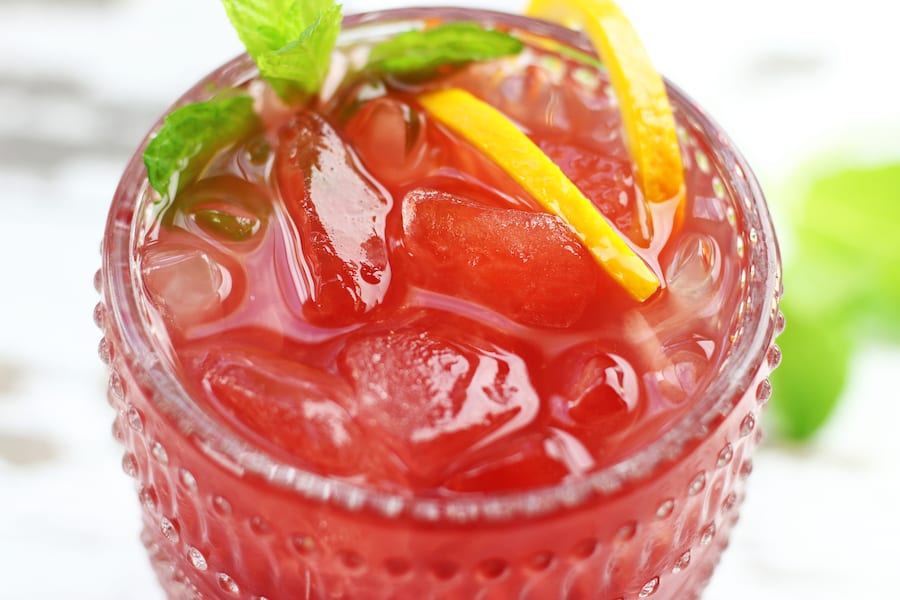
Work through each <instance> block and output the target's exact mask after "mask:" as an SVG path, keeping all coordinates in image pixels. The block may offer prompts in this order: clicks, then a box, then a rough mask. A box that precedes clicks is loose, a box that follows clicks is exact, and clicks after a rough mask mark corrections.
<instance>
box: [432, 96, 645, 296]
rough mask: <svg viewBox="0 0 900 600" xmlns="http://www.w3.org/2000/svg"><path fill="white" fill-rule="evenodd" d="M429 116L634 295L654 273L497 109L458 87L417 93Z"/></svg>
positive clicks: (640, 290) (568, 180)
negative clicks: (565, 227) (557, 222)
mask: <svg viewBox="0 0 900 600" xmlns="http://www.w3.org/2000/svg"><path fill="white" fill-rule="evenodd" d="M419 102H420V103H421V104H422V106H423V107H424V108H425V110H427V111H428V112H429V113H430V114H431V115H432V116H433V117H435V118H436V119H437V120H438V121H440V122H441V123H443V124H444V125H445V126H446V127H448V128H450V129H451V130H453V131H455V132H456V133H457V134H459V135H460V136H462V137H463V138H465V139H466V140H467V141H468V142H469V143H471V144H472V145H474V146H475V147H476V148H478V149H479V150H481V151H482V152H483V153H484V154H485V155H487V156H488V157H489V158H491V160H493V161H494V162H495V163H496V164H497V165H498V166H499V167H501V168H502V169H503V170H504V171H506V173H508V174H509V175H510V176H511V177H512V178H513V179H515V180H516V181H517V182H518V183H519V184H520V185H521V186H522V187H523V188H524V189H525V190H526V191H527V192H529V193H530V194H531V195H532V196H533V197H534V198H535V200H537V201H538V203H539V204H541V206H543V207H544V208H545V209H546V210H548V211H549V212H551V213H553V214H555V215H557V216H559V217H561V218H562V219H563V220H564V221H566V223H568V224H569V226H570V227H572V229H573V230H574V231H575V233H576V235H577V236H578V237H579V238H580V239H581V240H582V241H583V242H584V244H585V246H586V247H587V248H588V250H589V251H590V252H591V254H592V255H593V256H594V258H595V259H596V260H597V262H598V263H599V264H600V266H602V267H603V268H604V269H605V270H606V272H607V273H609V274H610V276H612V277H613V279H615V280H616V281H618V282H619V283H620V284H621V285H622V287H624V288H625V290H627V291H628V293H629V294H630V295H631V296H632V297H634V298H635V299H637V300H639V301H644V300H646V299H647V298H649V297H650V296H652V295H653V294H654V293H655V292H656V290H658V289H659V287H660V282H659V278H658V277H657V276H656V274H655V273H654V272H653V271H652V270H651V269H650V267H648V266H647V264H646V263H645V262H644V261H643V259H642V258H641V257H640V256H638V255H637V254H636V253H635V252H634V250H633V249H632V248H631V247H630V246H629V245H628V244H627V243H626V241H625V239H624V238H623V237H622V236H621V235H620V234H619V233H618V232H617V231H616V230H615V229H614V228H613V227H612V226H611V225H610V224H609V223H607V221H606V219H604V218H603V215H602V214H600V212H599V211H598V210H597V208H596V207H595V206H594V205H593V204H592V203H591V201H590V200H588V199H587V198H586V197H585V196H584V194H582V193H581V191H580V190H579V189H578V187H577V186H576V185H575V184H574V183H573V182H572V181H571V180H570V179H569V178H568V177H566V175H565V174H564V173H563V172H562V170H561V169H560V168H559V167H558V166H557V165H556V163H554V162H553V161H552V160H550V158H549V157H548V156H547V155H546V154H544V152H543V151H542V150H541V149H540V148H538V146H537V145H535V144H534V142H532V141H531V140H530V139H529V138H528V136H526V135H525V134H524V133H522V131H521V130H520V129H519V128H518V127H516V125H515V124H514V123H513V122H512V121H510V120H509V119H508V118H507V117H506V116H505V115H504V114H503V113H501V112H500V111H498V110H497V109H496V108H494V107H493V106H491V105H489V104H487V103H486V102H484V101H482V100H479V99H478V98H476V97H475V96H473V95H471V94H470V93H468V92H466V91H463V90H460V89H452V88H451V89H445V90H438V91H435V92H429V93H426V94H423V95H421V96H419Z"/></svg>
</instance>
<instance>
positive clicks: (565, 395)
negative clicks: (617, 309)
mask: <svg viewBox="0 0 900 600" xmlns="http://www.w3.org/2000/svg"><path fill="white" fill-rule="evenodd" d="M610 347H613V344H612V343H608V344H605V343H603V342H589V343H586V344H581V345H579V346H576V347H574V348H572V349H570V350H568V351H566V352H565V353H563V354H562V355H560V356H559V357H557V358H556V359H555V360H553V361H552V362H551V363H550V364H549V365H548V366H547V367H546V369H545V370H544V372H543V374H542V378H541V384H542V385H543V386H546V388H547V389H546V394H547V395H549V396H550V397H551V402H550V404H551V415H552V417H553V419H554V421H555V422H557V423H558V424H559V425H560V426H563V427H565V428H567V429H570V430H572V431H577V432H579V434H580V436H581V437H583V438H584V437H585V436H588V437H589V438H591V439H593V438H603V437H605V436H608V435H609V434H611V433H613V432H616V431H622V430H624V429H625V428H626V427H628V425H629V424H631V423H632V422H633V421H634V419H635V418H636V416H637V413H638V403H639V402H640V397H641V385H640V380H639V379H638V376H637V373H636V372H635V369H634V366H633V365H632V364H631V363H630V362H629V361H628V360H627V359H626V358H624V357H623V356H620V355H618V354H615V353H613V352H611V351H610ZM585 439H587V438H585ZM589 445H591V446H594V445H595V444H594V443H593V442H591V443H590V444H589Z"/></svg>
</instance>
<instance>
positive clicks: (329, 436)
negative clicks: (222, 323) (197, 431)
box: [183, 345, 385, 475]
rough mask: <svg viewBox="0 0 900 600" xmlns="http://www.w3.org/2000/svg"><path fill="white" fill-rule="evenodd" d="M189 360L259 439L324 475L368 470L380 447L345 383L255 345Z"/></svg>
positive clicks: (200, 351) (207, 387) (187, 356)
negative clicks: (370, 439)
mask: <svg viewBox="0 0 900 600" xmlns="http://www.w3.org/2000/svg"><path fill="white" fill-rule="evenodd" d="M183 362H184V366H185V368H186V369H187V370H188V371H189V372H190V375H191V376H192V377H193V379H194V381H196V383H197V385H198V386H200V388H201V391H202V394H203V395H205V396H206V397H208V398H209V399H210V401H211V402H212V403H213V405H214V407H215V408H216V409H217V410H219V411H221V412H222V413H223V414H224V415H226V416H227V417H229V418H232V419H234V420H235V421H237V423H239V424H240V425H241V426H243V427H245V428H247V429H248V430H250V431H252V432H253V434H254V435H256V436H258V437H260V438H263V439H265V440H267V441H268V442H270V443H272V444H275V445H276V446H278V447H280V448H282V449H283V450H285V451H287V452H288V453H290V454H291V455H292V456H293V457H295V458H296V459H298V460H299V461H301V462H303V463H305V464H307V465H309V466H311V467H312V468H314V469H315V470H318V471H320V472H323V473H328V474H334V475H355V474H358V473H361V472H364V471H365V470H366V468H367V465H368V463H369V457H370V456H372V455H373V450H372V447H371V445H370V444H369V443H367V441H366V439H365V437H364V435H363V433H362V432H361V431H360V430H359V428H358V427H357V426H356V424H355V423H354V421H353V418H352V417H351V416H350V414H349V411H348V408H347V407H348V406H350V404H351V402H350V397H351V390H350V387H349V385H347V383H346V382H344V381H343V380H342V379H341V378H339V377H336V376H334V375H331V374H329V373H326V372H325V371H322V370H319V369H316V368H314V367H310V366H307V365H304V364H301V363H299V362H294V361H291V360H287V359H285V358H282V357H280V356H277V355H275V354H271V353H268V352H266V351H263V350H259V349H253V348H249V347H239V346H238V347H235V346H225V347H224V348H223V347H221V346H220V345H215V346H209V345H199V346H197V347H195V348H192V349H191V350H190V351H188V352H185V353H184V354H183ZM382 463H385V461H382Z"/></svg>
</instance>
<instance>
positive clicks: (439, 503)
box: [102, 7, 781, 523]
mask: <svg viewBox="0 0 900 600" xmlns="http://www.w3.org/2000/svg"><path fill="white" fill-rule="evenodd" d="M423 18H441V19H444V20H470V21H472V20H474V21H480V22H489V23H503V24H504V25H509V26H512V27H514V28H519V29H523V30H527V31H528V32H529V33H533V34H538V35H544V36H547V37H551V38H554V39H556V40H558V41H560V42H563V43H565V44H567V45H569V46H572V47H574V48H579V49H581V50H584V51H587V52H593V49H592V46H591V44H590V42H589V41H588V40H587V39H586V38H585V37H584V36H583V35H582V34H580V33H578V32H575V31H572V30H570V29H565V28H563V27H560V26H557V25H554V24H551V23H548V22H545V21H539V20H535V19H531V18H528V17H525V16H522V15H516V14H510V13H504V12H497V11H490V10H481V9H474V8H444V7H419V8H400V9H388V10H380V11H373V12H364V13H357V14H353V15H348V16H347V17H345V19H344V27H345V28H351V27H361V26H368V25H375V24H387V23H398V22H403V21H412V20H416V19H423ZM255 73H256V69H255V65H254V64H253V63H252V61H251V60H250V59H249V58H248V57H247V56H246V54H242V55H239V56H238V57H236V58H234V59H232V60H231V61H229V62H227V63H225V64H224V65H222V66H220V67H219V68H217V69H216V70H214V71H213V72H212V73H210V74H209V75H207V76H206V77H204V78H203V79H202V80H200V81H199V82H198V83H197V84H195V85H194V86H193V87H192V88H191V89H190V90H188V91H187V92H186V93H185V94H183V95H182V96H181V97H180V98H179V99H178V100H177V101H176V102H175V103H174V104H173V105H172V106H171V107H169V109H167V110H166V112H165V113H164V115H165V114H168V113H169V112H171V110H173V109H174V108H176V107H178V106H180V105H182V104H184V103H186V102H189V101H196V99H197V98H198V97H205V96H204V94H207V95H208V91H209V86H210V84H211V83H220V82H222V81H223V80H224V81H227V82H228V83H229V84H236V83H242V82H243V81H245V80H246V79H248V78H249V77H251V76H252V75H254V74H255ZM666 87H667V91H668V93H669V96H670V98H671V100H672V102H673V104H674V105H676V106H677V107H678V110H679V111H680V112H682V113H683V114H684V115H685V116H686V117H687V118H688V119H690V120H692V121H693V122H694V124H696V125H697V126H699V129H700V130H701V131H702V132H703V133H704V135H705V136H706V138H707V141H708V142H709V145H710V150H711V152H712V154H713V155H714V158H715V161H714V162H716V163H718V164H719V165H720V166H721V167H723V170H724V167H728V169H727V172H728V175H729V177H728V181H725V183H726V185H727V186H729V187H733V186H735V185H737V186H740V187H742V188H744V189H743V191H744V192H745V195H743V198H742V199H743V202H742V203H740V204H742V206H740V210H739V211H738V215H739V223H740V224H741V225H742V228H741V229H740V231H741V232H742V234H743V233H745V232H747V231H750V230H753V231H755V232H756V239H755V242H754V243H751V244H749V245H748V248H749V251H748V256H747V261H748V264H749V265H751V268H750V269H749V270H750V272H751V276H750V277H749V278H748V281H747V290H746V291H745V293H744V295H743V296H742V299H743V298H747V297H748V296H749V297H752V298H754V300H756V299H759V300H758V301H754V302H752V303H751V304H750V305H749V310H746V311H745V312H744V313H743V315H742V316H741V317H740V319H741V321H740V325H744V324H749V325H750V327H745V328H744V329H745V331H749V332H751V335H742V336H740V337H739V339H738V340H737V342H736V343H735V344H734V345H732V346H731V348H730V352H729V353H728V355H727V356H726V358H725V359H724V361H723V364H722V365H721V367H722V372H721V373H720V374H719V376H718V377H715V378H714V379H713V380H712V381H711V382H709V383H708V385H707V386H706V387H705V388H703V389H702V390H701V391H700V392H699V393H698V395H697V396H696V397H695V398H694V399H693V402H694V406H693V408H692V409H691V410H689V411H687V412H686V413H685V414H684V415H683V416H682V417H680V418H679V419H678V420H676V421H675V422H673V423H672V424H671V426H670V427H669V428H668V429H667V430H666V431H665V432H664V433H663V434H662V435H661V436H659V437H658V438H656V439H655V440H654V441H653V442H652V443H650V444H648V445H646V446H643V447H641V448H638V449H636V450H635V451H634V452H633V453H631V454H629V455H628V456H627V457H625V458H623V459H621V460H619V461H617V462H615V463H612V464H610V465H607V466H605V467H602V468H600V469H598V470H595V471H592V472H590V473H586V474H584V475H583V476H581V477H578V478H572V479H567V480H565V481H562V482H559V483H557V484H554V485H551V486H545V487H538V488H534V489H529V490H522V491H515V492H503V493H469V494H460V495H458V496H438V495H434V494H422V493H416V492H412V493H406V494H403V493H398V492H390V491H386V490H384V489H380V488H378V487H377V486H372V485H366V484H356V483H350V482H347V481H345V480H341V479H338V478H332V477H329V476H328V475H322V474H319V473H315V472H312V471H307V470H304V469H303V468H301V467H299V466H297V465H294V464H287V463H285V462H283V461H280V460H278V459H276V458H274V457H273V456H271V455H270V454H268V453H267V452H266V451H265V450H263V449H261V448H251V444H252V442H250V441H249V440H247V439H245V438H243V437H241V436H240V435H239V434H238V433H237V432H234V431H231V430H229V429H226V428H224V427H222V426H221V424H220V423H219V422H218V421H217V420H216V419H215V418H214V417H212V416H211V415H210V414H209V413H207V412H205V411H204V410H203V409H202V408H201V407H200V406H199V405H198V404H197V403H195V402H194V401H193V400H192V399H191V397H190V394H188V392H187V391H186V390H185V388H184V386H183V385H182V384H181V383H180V381H179V380H178V377H177V375H176V373H175V372H174V370H173V368H172V367H171V366H170V365H169V364H168V361H166V360H165V359H161V358H160V357H159V356H158V350H159V347H158V345H157V344H155V343H154V336H153V335H152V332H151V331H150V327H149V324H148V323H147V321H146V319H145V318H144V316H143V314H144V311H143V309H142V308H141V302H140V300H139V299H138V295H137V293H136V292H135V290H139V289H140V285H139V282H138V281H137V279H136V277H137V274H136V273H135V272H134V270H133V269H132V266H133V260H132V259H133V250H134V247H135V242H136V239H137V237H136V236H137V235H138V233H139V232H138V229H137V225H136V223H137V219H136V218H135V217H136V215H137V214H138V213H137V211H136V208H137V206H136V202H137V201H138V200H139V199H141V198H142V197H143V195H144V192H145V191H146V189H147V180H146V174H145V172H144V167H143V160H142V154H143V151H144V148H145V147H146V144H147V143H148V141H149V139H150V137H151V135H152V134H153V133H154V132H155V131H156V130H157V129H158V128H159V126H160V125H161V123H162V121H163V118H164V116H163V117H160V119H159V120H157V122H156V123H155V124H154V125H153V127H152V128H151V129H150V130H149V132H148V133H147V135H146V136H145V138H144V139H143V141H142V142H141V144H140V145H139V147H138V149H137V151H136V152H135V153H134V155H133V156H132V158H131V160H130V161H129V163H128V164H127V166H126V168H125V170H124V172H123V175H122V178H121V180H120V182H119V185H118V187H117V189H116V192H115V195H114V197H113V201H112V205H111V208H110V212H109V217H108V221H107V225H106V230H105V233H104V243H103V258H102V260H103V281H102V283H103V294H104V300H105V302H106V305H107V315H108V319H110V321H109V322H111V323H112V324H113V325H114V327H115V330H116V331H115V333H116V334H117V336H118V337H119V339H120V343H121V344H122V345H123V349H126V351H124V352H123V353H122V358H123V360H125V361H126V362H127V363H128V365H127V366H128V369H129V370H130V371H131V372H132V373H133V374H134V376H135V378H136V380H137V382H138V383H139V384H140V385H141V386H142V387H143V388H144V389H146V390H150V394H151V395H152V402H153V404H154V405H155V407H156V408H157V409H159V410H160V411H161V412H162V413H163V414H164V415H165V417H166V418H168V419H169V420H170V421H171V423H172V424H173V425H174V426H175V428H176V429H177V430H178V431H179V433H180V434H181V435H183V436H184V437H185V438H186V439H187V438H194V440H195V441H196V443H197V444H198V445H199V447H200V449H201V451H202V452H204V453H205V454H206V455H207V456H208V457H209V459H210V460H212V461H214V462H216V463H217V464H219V465H220V466H222V467H224V468H226V469H227V470H229V471H231V472H233V473H235V474H237V475H240V476H255V477H259V478H261V479H263V480H265V481H266V482H267V484H268V485H272V486H273V487H275V488H278V489H282V490H284V491H288V492H293V493H296V494H298V495H299V496H301V497H303V498H306V499H307V500H309V501H313V502H318V503H325V504H333V505H335V506H338V507H342V508H344V509H347V510H349V511H359V510H364V509H371V510H374V511H375V512H376V513H378V514H381V515H382V516H383V517H385V518H400V517H401V516H404V515H405V516H408V517H411V518H413V519H414V520H420V521H429V522H435V523H444V522H446V523H454V522H468V521H472V520H476V519H477V520H481V521H505V520H509V519H511V518H514V517H516V518H523V517H524V518H528V517H540V516H544V515H546V514H548V513H550V512H554V511H559V510H562V509H569V508H576V507H578V506H582V505H584V504H587V503H588V502H590V501H592V499H595V500H596V499H602V498H608V497H610V496H614V495H616V494H617V493H618V492H620V491H621V490H622V489H623V488H625V487H626V486H628V485H631V484H636V483H638V482H640V481H642V480H644V479H645V478H646V477H648V476H649V475H651V474H652V473H653V472H654V471H655V470H656V469H657V468H659V467H661V466H662V465H663V464H664V463H666V462H671V463H674V462H675V461H677V459H679V458H680V457H681V456H683V455H684V454H685V453H687V452H688V451H689V450H690V446H691V444H692V442H696V441H698V440H701V439H703V438H705V437H706V435H707V434H708V433H709V430H708V429H709V427H710V426H711V425H712V424H713V422H714V421H715V419H716V418H717V416H720V415H723V414H726V413H727V410H728V409H730V408H731V407H732V406H733V404H734V403H735V402H736V401H737V399H738V398H739V397H740V396H741V395H742V394H743V393H745V392H746V391H747V390H748V388H749V386H750V385H751V384H752V383H753V380H754V378H755V377H756V376H757V373H758V372H759V371H760V368H761V367H762V365H763V362H764V361H765V360H766V355H767V351H768V349H769V346H770V345H771V343H772V340H773V339H774V336H775V333H776V324H775V321H776V319H775V317H776V315H777V314H778V313H777V303H778V297H779V296H780V293H781V268H780V258H779V250H778V244H777V241H776V238H775V232H774V228H773V225H772V222H771V218H770V216H769V212H768V208H767V206H766V203H765V198H764V195H763V192H762V190H761V188H760V186H759V183H758V182H757V181H756V178H755V176H754V175H753V172H752V171H751V169H750V167H749V165H748V164H747V162H746V160H745V159H744V157H743V156H742V155H741V154H740V152H738V150H737V149H736V148H735V147H734V144H733V143H732V142H731V140H730V138H729V137H728V136H727V135H726V134H725V133H724V131H722V129H721V128H720V127H719V126H718V125H717V124H716V123H715V122H714V121H713V120H712V119H711V118H710V117H709V116H708V115H707V114H706V113H705V112H704V111H703V110H702V109H700V108H699V107H698V106H697V105H696V103H695V102H694V101H693V100H691V99H690V97H688V96H687V95H686V94H685V93H684V92H682V91H681V90H680V89H679V88H678V87H677V86H675V85H673V84H672V83H671V82H669V81H668V80H666ZM732 197H733V198H735V200H736V199H738V198H739V197H740V195H738V194H736V193H732ZM735 204H736V205H737V204H739V203H738V202H735ZM751 221H752V222H751ZM126 224H127V225H126ZM117 350H119V349H117Z"/></svg>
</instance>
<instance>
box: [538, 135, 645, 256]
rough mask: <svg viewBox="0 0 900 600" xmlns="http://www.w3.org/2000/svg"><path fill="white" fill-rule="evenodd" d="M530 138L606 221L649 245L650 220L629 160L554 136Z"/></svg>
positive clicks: (639, 241)
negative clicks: (613, 156)
mask: <svg viewBox="0 0 900 600" xmlns="http://www.w3.org/2000/svg"><path fill="white" fill-rule="evenodd" d="M532 137H533V138H534V141H535V143H537V144H538V146H539V147H540V148H541V150H543V151H544V153H546V154H547V156H549V157H550V158H551V159H552V160H553V162H555V163H556V164H557V165H559V168H560V169H561V170H562V172H563V173H565V174H566V176H567V177H568V178H569V179H571V180H572V182H573V183H574V184H575V185H576V186H577V187H578V189H579V190H581V192H582V193H583V194H584V195H585V196H586V197H587V198H588V199H589V200H590V201H591V202H592V203H593V204H594V206H596V207H597V209H598V210H599V211H600V212H601V213H602V214H603V216H604V217H605V218H606V220H607V221H609V222H610V223H611V224H612V225H614V226H615V227H616V228H617V229H618V230H619V231H621V232H622V233H624V234H625V235H626V236H628V237H629V238H630V239H631V240H632V241H634V242H635V243H637V244H638V245H641V246H647V245H648V244H649V243H650V237H651V236H652V230H651V228H650V220H649V218H648V217H647V215H646V210H645V207H644V204H643V200H642V198H641V196H640V194H639V192H638V189H637V186H636V185H635V180H634V169H633V167H632V166H631V163H630V161H629V160H627V159H621V158H611V157H610V156H608V155H606V154H601V153H598V152H597V150H596V149H591V148H587V147H583V146H579V145H576V144H573V143H572V142H570V141H568V140H567V139H563V138H560V137H559V136H556V135H549V134H535V135H533V136H532Z"/></svg>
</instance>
